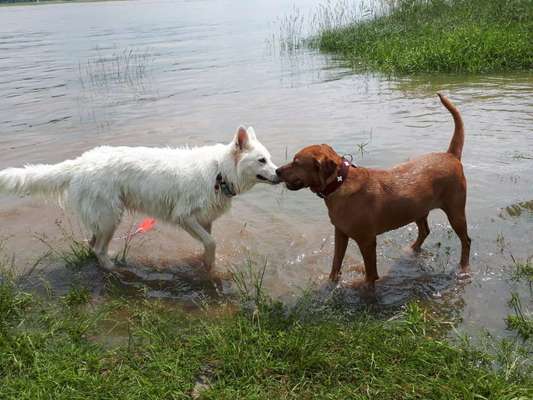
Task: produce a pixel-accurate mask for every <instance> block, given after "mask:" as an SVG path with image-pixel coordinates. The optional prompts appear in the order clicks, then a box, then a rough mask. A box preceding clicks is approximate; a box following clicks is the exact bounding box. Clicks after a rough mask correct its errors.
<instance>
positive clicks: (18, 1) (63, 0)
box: [0, 0, 126, 7]
mask: <svg viewBox="0 0 533 400" xmlns="http://www.w3.org/2000/svg"><path fill="white" fill-rule="evenodd" d="M112 1H126V0H13V1H2V0H0V7H15V6H37V5H45V4H67V3H103V2H106V3H107V2H112Z"/></svg>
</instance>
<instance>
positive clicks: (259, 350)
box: [0, 280, 533, 400]
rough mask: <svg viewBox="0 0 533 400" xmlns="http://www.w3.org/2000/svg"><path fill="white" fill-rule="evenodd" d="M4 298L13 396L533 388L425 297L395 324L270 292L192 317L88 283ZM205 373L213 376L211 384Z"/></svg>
mask: <svg viewBox="0 0 533 400" xmlns="http://www.w3.org/2000/svg"><path fill="white" fill-rule="evenodd" d="M0 299H1V303H0V321H1V323H0V354H2V357H0V398H2V399H17V400H21V399H38V398H54V399H83V398H100V399H116V398H127V399H145V398H165V399H170V398H172V399H181V398H183V399H185V398H190V396H191V394H193V393H194V394H195V395H197V396H200V397H201V398H205V399H236V398H239V399H272V398H280V399H290V398H294V399H302V398H309V399H312V398H316V399H324V398H328V399H346V398H353V399H366V398H376V397H379V398H381V399H415V398H425V399H435V398H446V399H469V398H470V399H473V398H487V399H511V398H530V396H532V395H533V383H532V382H533V380H531V372H532V371H531V366H527V365H524V364H523V363H522V361H520V360H517V359H516V357H514V356H510V353H509V352H507V353H506V355H505V357H504V358H501V360H503V364H502V365H500V368H499V369H494V368H493V362H494V361H495V360H496V358H495V357H493V356H490V355H488V354H487V353H484V352H483V351H480V350H477V349H475V348H474V347H471V346H470V345H466V344H464V345H454V344H450V343H449V342H447V341H446V340H444V339H443V335H444V332H445V331H446V330H445V329H444V330H443V326H442V324H440V323H439V321H437V320H435V319H434V318H432V317H430V313H428V312H426V311H425V310H424V309H423V308H421V307H420V306H418V305H416V304H412V305H410V306H409V307H408V308H407V309H406V311H405V313H404V314H403V316H402V317H401V318H398V319H394V320H390V321H383V320H381V319H379V318H378V317H377V316H372V315H370V314H365V313H363V314H360V315H359V316H358V317H357V318H355V319H346V318H343V317H340V316H336V315H335V314H334V313H332V312H323V314H322V315H321V316H320V317H318V318H313V319H309V318H303V317H304V315H303V314H305V308H299V309H298V311H294V310H292V311H291V310H289V309H287V308H286V307H284V306H282V305H281V304H280V303H276V302H272V301H269V300H267V299H263V300H262V306H261V307H259V311H258V310H257V309H256V310H255V311H254V312H253V313H250V312H245V311H239V312H237V313H236V314H235V313H226V314H224V313H223V314H222V315H220V313H219V314H218V315H216V316H213V315H212V313H205V314H202V315H186V314H184V313H182V312H180V311H177V310H176V307H170V306H169V305H168V304H165V303H163V302H157V301H155V302H154V301H145V300H139V299H137V300H135V299H131V298H129V299H121V298H118V299H117V298H115V299H112V300H110V301H109V302H106V303H105V304H102V305H94V304H91V303H90V301H89V298H88V296H87V293H86V292H84V291H80V289H78V288H77V289H74V291H73V293H70V294H69V295H67V296H64V297H62V298H61V299H59V300H60V301H54V299H52V300H50V299H47V300H46V301H44V300H39V299H37V298H35V297H32V296H30V295H28V294H25V293H21V292H20V291H19V290H18V289H17V288H16V287H15V286H14V285H13V284H12V283H10V282H9V280H4V281H2V282H1V283H0ZM257 313H260V315H258V314H257ZM109 337H114V338H115V339H116V340H115V341H110V340H109ZM110 343H112V344H110ZM508 366H511V367H508ZM517 366H519V367H517ZM205 375H207V376H205ZM201 376H203V378H202V381H204V382H205V381H207V382H208V384H204V385H203V386H202V389H203V390H202V391H201V392H200V391H199V390H198V385H197V383H198V380H199V378H200V377H201ZM195 387H196V389H195Z"/></svg>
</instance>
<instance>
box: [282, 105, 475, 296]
mask: <svg viewBox="0 0 533 400" xmlns="http://www.w3.org/2000/svg"><path fill="white" fill-rule="evenodd" d="M439 97H440V99H441V102H442V104H443V105H444V106H445V107H446V108H447V109H448V110H449V111H450V113H451V114H452V116H453V119H454V123H455V130H454V134H453V137H452V140H451V142H450V146H449V148H448V151H447V152H446V153H431V154H426V155H424V156H422V157H419V158H416V159H413V160H411V161H408V162H405V163H402V164H399V165H397V166H395V167H393V168H391V169H388V170H380V169H370V168H362V167H357V168H350V170H349V172H348V176H347V179H346V180H345V182H344V183H343V185H341V186H340V188H339V189H337V190H336V191H335V192H333V193H332V194H330V195H329V196H327V197H326V198H325V203H326V206H327V207H328V212H329V217H330V220H331V222H332V224H333V225H334V226H335V253H334V258H333V265H332V268H331V273H330V279H331V280H332V281H338V279H339V276H340V271H341V265H342V261H343V259H344V255H345V253H346V247H347V244H348V240H349V238H351V239H353V240H355V241H356V242H357V244H358V246H359V249H360V251H361V254H362V256H363V260H364V264H365V275H366V276H365V280H366V283H367V284H368V285H370V286H371V287H373V285H374V282H375V281H376V280H377V279H378V278H379V276H378V272H377V266H376V236H377V235H379V234H381V233H384V232H387V231H390V230H393V229H396V228H399V227H401V226H404V225H407V224H409V223H411V222H416V224H417V226H418V237H417V239H416V241H415V242H414V243H413V244H412V246H411V247H412V249H413V250H414V251H419V250H420V247H421V245H422V243H423V242H424V240H425V239H426V237H427V236H428V235H429V226H428V222H427V217H428V214H429V212H430V211H431V210H433V209H436V208H440V209H442V210H443V211H444V212H445V213H446V215H447V216H448V219H449V221H450V224H451V226H452V228H453V229H454V231H455V232H456V233H457V236H458V237H459V239H460V241H461V261H460V268H461V272H463V273H464V272H466V271H467V270H468V267H469V256H470V238H469V237H468V232H467V222H466V216H465V204H466V178H465V176H464V173H463V166H462V164H461V154H462V149H463V144H464V127H463V121H462V119H461V115H460V113H459V111H458V110H457V108H455V106H454V105H453V104H452V103H451V102H450V101H449V100H448V99H447V98H446V97H444V96H441V95H439ZM341 162H342V158H341V157H340V156H339V155H338V154H337V153H336V152H335V151H334V150H333V149H332V148H331V147H330V146H328V145H325V144H323V145H313V146H308V147H306V148H304V149H302V150H301V151H299V152H298V153H297V154H296V155H295V156H294V159H293V161H292V162H291V163H289V164H287V165H284V166H283V167H280V168H279V169H278V170H277V173H278V175H279V177H280V178H281V180H282V181H284V182H285V183H286V185H287V188H289V189H291V190H299V189H302V188H305V187H309V188H310V189H311V190H312V191H313V192H316V193H320V192H321V191H323V189H324V188H325V186H326V185H328V184H329V183H330V182H331V181H332V180H333V179H336V177H337V171H338V170H339V168H340V165H341Z"/></svg>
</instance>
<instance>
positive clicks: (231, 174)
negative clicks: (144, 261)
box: [0, 127, 278, 270]
mask: <svg viewBox="0 0 533 400" xmlns="http://www.w3.org/2000/svg"><path fill="white" fill-rule="evenodd" d="M259 159H264V160H265V162H264V163H260V162H258V160H259ZM275 169H276V166H275V165H274V164H273V163H272V161H271V156H270V153H269V152H268V151H267V150H266V148H265V147H264V146H263V145H262V144H261V143H260V142H259V141H258V140H257V138H256V136H255V133H254V131H253V128H248V129H245V128H243V127H240V128H239V129H238V131H237V133H236V134H235V137H234V139H233V140H232V141H231V143H229V144H226V145H224V144H216V145H213V146H204V147H195V148H149V147H109V146H103V147H97V148H94V149H92V150H89V151H87V152H85V153H84V154H82V155H81V156H80V157H78V158H76V159H74V160H67V161H64V162H62V163H59V164H55V165H43V164H41V165H28V166H26V167H24V168H8V169H5V170H3V171H0V191H2V192H5V193H12V194H18V195H41V196H46V197H55V198H56V199H58V200H59V201H60V202H61V203H62V204H64V205H65V206H66V207H68V208H69V209H71V210H72V211H74V212H75V213H76V214H77V215H78V216H79V218H80V219H81V221H82V222H83V224H84V226H85V227H86V228H87V229H88V230H89V231H90V232H91V233H92V239H91V241H90V244H91V245H92V246H93V248H94V251H95V253H96V255H97V257H98V260H99V262H100V265H101V266H102V267H104V268H105V269H108V270H111V269H113V267H114V266H113V263H112V261H111V260H110V258H109V256H108V254H107V252H108V245H109V242H110V240H111V238H112V236H113V233H114V232H115V229H116V227H117V226H118V224H119V223H120V220H121V218H122V214H123V213H124V211H125V210H131V211H139V212H142V213H145V214H148V215H150V216H152V217H155V218H158V219H159V220H160V221H164V222H169V223H172V224H176V225H180V226H181V227H182V228H184V229H185V230H186V231H187V232H189V233H190V234H191V235H192V236H193V237H195V238H196V239H198V240H200V241H201V242H202V243H203V245H204V248H205V255H204V257H205V263H206V265H207V266H208V267H209V268H211V267H212V266H213V264H214V262H215V247H216V246H215V241H214V238H213V237H212V235H211V225H212V223H213V221H215V220H216V219H217V218H218V217H219V216H221V215H222V214H223V213H224V212H226V211H227V210H228V209H229V208H230V206H231V198H230V197H227V196H225V195H224V194H222V193H221V191H220V190H216V189H215V184H216V177H217V174H219V173H221V174H222V176H224V179H225V180H226V181H227V182H228V183H230V184H231V185H232V187H233V190H234V191H235V192H236V193H237V194H239V193H242V192H245V191H247V190H249V189H251V188H252V187H253V186H254V185H255V184H256V183H257V182H258V181H260V180H258V178H257V175H258V174H260V175H261V176H263V177H265V178H266V179H267V181H269V182H270V183H277V181H278V178H277V177H276V174H275Z"/></svg>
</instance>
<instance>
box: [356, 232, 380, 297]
mask: <svg viewBox="0 0 533 400" xmlns="http://www.w3.org/2000/svg"><path fill="white" fill-rule="evenodd" d="M357 245H358V246H359V250H360V251H361V254H362V256H363V261H364V263H365V283H366V285H367V286H369V287H373V286H374V282H375V281H377V280H378V279H379V276H378V270H377V266H376V237H375V236H373V237H368V238H365V239H363V240H357Z"/></svg>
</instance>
